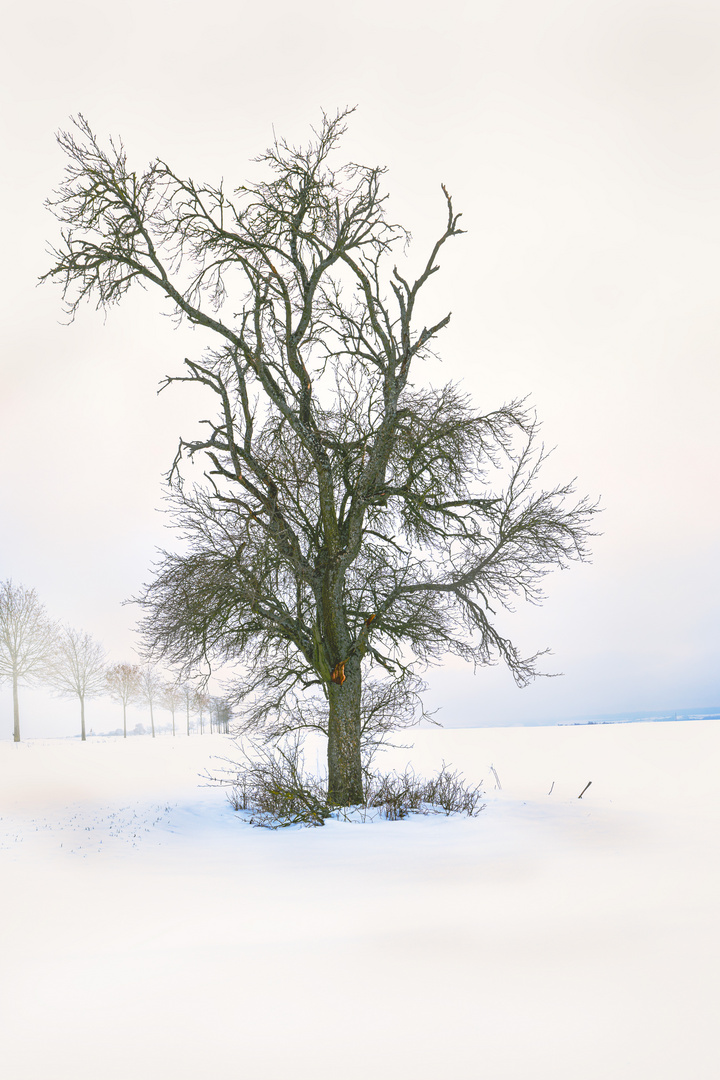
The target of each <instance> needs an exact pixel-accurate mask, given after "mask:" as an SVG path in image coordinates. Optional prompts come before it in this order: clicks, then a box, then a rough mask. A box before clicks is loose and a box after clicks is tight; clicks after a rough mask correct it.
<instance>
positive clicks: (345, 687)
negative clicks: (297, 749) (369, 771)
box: [328, 656, 363, 806]
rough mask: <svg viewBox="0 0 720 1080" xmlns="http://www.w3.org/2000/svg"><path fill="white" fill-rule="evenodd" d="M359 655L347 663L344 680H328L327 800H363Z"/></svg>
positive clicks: (347, 802)
mask: <svg viewBox="0 0 720 1080" xmlns="http://www.w3.org/2000/svg"><path fill="white" fill-rule="evenodd" d="M360 664H361V661H360V657H359V656H353V657H351V658H350V659H349V660H348V661H347V662H346V663H345V669H344V672H343V674H344V676H345V679H344V682H330V683H329V684H328V694H329V715H328V802H329V803H331V804H333V805H334V806H354V805H356V804H357V803H361V802H362V801H363V777H362V760H361V757H360V692H361V689H362V674H361V670H360Z"/></svg>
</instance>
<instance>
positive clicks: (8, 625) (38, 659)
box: [0, 579, 55, 742]
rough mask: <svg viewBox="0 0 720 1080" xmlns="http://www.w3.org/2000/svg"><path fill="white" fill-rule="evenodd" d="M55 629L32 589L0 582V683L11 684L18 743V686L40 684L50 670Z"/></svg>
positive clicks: (14, 730)
mask: <svg viewBox="0 0 720 1080" xmlns="http://www.w3.org/2000/svg"><path fill="white" fill-rule="evenodd" d="M54 639H55V627H54V625H53V623H52V622H51V621H50V619H49V618H48V617H47V614H46V612H45V608H44V607H43V605H42V604H41V603H40V601H39V600H38V597H37V593H36V592H35V590H34V589H26V588H25V586H24V585H13V583H12V581H11V580H10V579H8V580H7V581H2V582H0V682H10V683H12V691H13V739H14V741H15V742H20V704H19V699H18V686H19V684H20V683H23V682H24V683H27V684H29V685H35V684H37V683H38V682H42V681H43V680H44V679H45V678H46V677H47V674H48V670H49V667H50V663H51V659H52V652H53V643H54Z"/></svg>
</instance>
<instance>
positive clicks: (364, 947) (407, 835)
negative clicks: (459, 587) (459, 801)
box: [0, 721, 720, 1080]
mask: <svg viewBox="0 0 720 1080" xmlns="http://www.w3.org/2000/svg"><path fill="white" fill-rule="evenodd" d="M411 738H412V740H413V741H414V742H415V747H414V749H413V750H412V752H408V751H394V752H393V754H392V756H391V755H385V760H384V761H383V762H382V764H383V766H384V765H386V764H387V765H388V766H392V765H395V766H404V765H405V764H406V762H407V761H408V759H409V760H411V761H412V763H413V765H414V766H415V768H416V770H417V771H425V772H430V771H432V770H434V769H435V768H436V767H438V766H439V765H440V764H441V761H442V760H443V759H444V760H445V761H446V762H448V763H450V762H451V763H452V764H453V765H454V766H456V767H458V768H460V769H461V770H463V771H464V772H465V774H466V776H467V777H468V778H469V779H471V780H481V779H483V780H485V784H486V790H487V798H486V803H487V805H486V808H485V810H484V811H483V812H482V813H481V814H480V815H479V817H477V818H474V819H447V818H435V817H425V818H412V819H408V820H404V821H398V822H382V823H374V824H365V825H361V824H347V823H338V822H330V823H329V824H328V825H326V826H325V827H324V828H318V829H299V828H292V829H283V830H279V831H277V832H271V831H267V830H261V829H253V828H251V827H249V826H248V825H246V824H244V823H243V822H242V820H241V818H240V817H239V816H238V815H237V814H235V813H233V811H232V810H231V808H230V806H229V804H228V803H227V801H226V798H225V795H224V793H223V791H221V790H218V789H213V788H208V787H202V786H199V780H198V774H199V773H201V772H202V771H203V770H204V769H205V768H207V767H208V766H209V765H212V756H213V755H223V754H227V753H228V752H229V751H230V750H231V749H232V744H231V743H230V742H229V741H228V740H227V739H223V738H221V737H219V736H212V737H209V736H206V737H196V736H193V737H191V738H187V736H182V737H181V736H178V737H177V738H175V739H172V738H170V737H163V738H158V739H156V740H155V741H153V740H151V739H149V738H133V739H128V740H127V741H123V740H122V739H119V740H118V739H114V738H113V739H108V738H105V739H100V738H98V739H93V740H90V741H88V742H87V743H86V744H84V745H83V744H81V743H80V742H79V741H77V740H47V741H35V742H30V743H23V744H20V745H18V746H14V745H12V744H11V743H0V819H1V820H0V873H1V874H2V888H1V889H0V943H1V948H2V965H1V968H0V984H1V986H0V1028H1V1029H2V1035H1V1038H0V1071H1V1073H2V1076H3V1077H7V1078H8V1080H65V1078H68V1080H70V1078H72V1080H199V1078H204V1077H213V1078H221V1077H222V1078H228V1080H235V1078H244V1077H248V1078H249V1080H250V1078H252V1080H285V1078H290V1077H292V1080H305V1078H308V1080H310V1078H313V1080H330V1078H333V1080H336V1078H337V1080H360V1078H362V1080H366V1078H368V1077H372V1078H378V1080H390V1078H393V1080H430V1078H432V1080H448V1078H453V1080H455V1078H461V1077H468V1078H472V1080H474V1078H478V1080H600V1078H602V1080H646V1078H647V1080H664V1078H670V1077H672V1078H683V1080H684V1078H688V1080H716V1078H717V1077H718V1076H720V1055H719V1054H718V1042H719V1041H720V1040H719V1038H718V1006H720V996H719V995H718V984H719V982H720V976H719V972H720V950H719V949H718V945H719V944H720V933H719V932H718V915H719V904H718V902H719V900H720V875H719V874H718V869H719V859H718V841H719V840H720V797H718V772H719V771H720V754H719V752H718V751H720V722H718V721H696V722H678V723H666V724H627V725H626V724H618V725H611V726H591V727H545V728H497V729H482V730H478V729H463V730H427V731H418V732H415V733H411ZM491 765H493V766H494V768H495V771H496V773H497V776H498V777H499V780H500V783H501V785H502V790H497V787H496V784H495V778H494V776H493V773H492V771H491V769H490V766H491ZM588 781H592V785H591V786H590V788H589V789H588V790H587V791H586V793H585V794H584V796H583V798H582V799H578V795H579V793H580V792H581V791H582V789H583V788H584V787H585V785H586V784H587V782H588ZM551 788H552V791H551Z"/></svg>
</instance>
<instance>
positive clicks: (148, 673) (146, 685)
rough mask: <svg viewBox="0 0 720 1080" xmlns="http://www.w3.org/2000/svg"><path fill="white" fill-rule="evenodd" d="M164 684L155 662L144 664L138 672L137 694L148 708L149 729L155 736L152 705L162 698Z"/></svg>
mask: <svg viewBox="0 0 720 1080" xmlns="http://www.w3.org/2000/svg"><path fill="white" fill-rule="evenodd" d="M164 689H165V687H164V684H163V679H162V676H161V675H160V672H159V671H158V668H157V665H155V664H144V665H143V666H142V667H141V668H140V669H139V672H138V694H139V696H140V697H141V698H142V700H143V701H144V702H146V704H147V705H148V707H149V709H150V730H151V731H152V737H153V739H154V738H155V714H154V712H153V706H154V705H155V704H157V703H159V702H160V701H161V700H162V698H163V692H164Z"/></svg>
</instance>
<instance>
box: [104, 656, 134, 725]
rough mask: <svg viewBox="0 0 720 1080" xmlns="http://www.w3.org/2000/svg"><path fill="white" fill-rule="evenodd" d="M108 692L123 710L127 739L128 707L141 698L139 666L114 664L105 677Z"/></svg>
mask: <svg viewBox="0 0 720 1080" xmlns="http://www.w3.org/2000/svg"><path fill="white" fill-rule="evenodd" d="M105 685H106V687H107V692H108V694H109V695H110V697H111V698H112V699H113V701H118V702H120V704H121V705H122V710H123V738H124V739H127V707H128V705H131V704H133V703H134V702H136V701H137V700H138V698H139V697H140V668H139V666H138V665H137V664H113V665H112V666H111V667H109V668H108V669H107V672H106V675H105Z"/></svg>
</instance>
